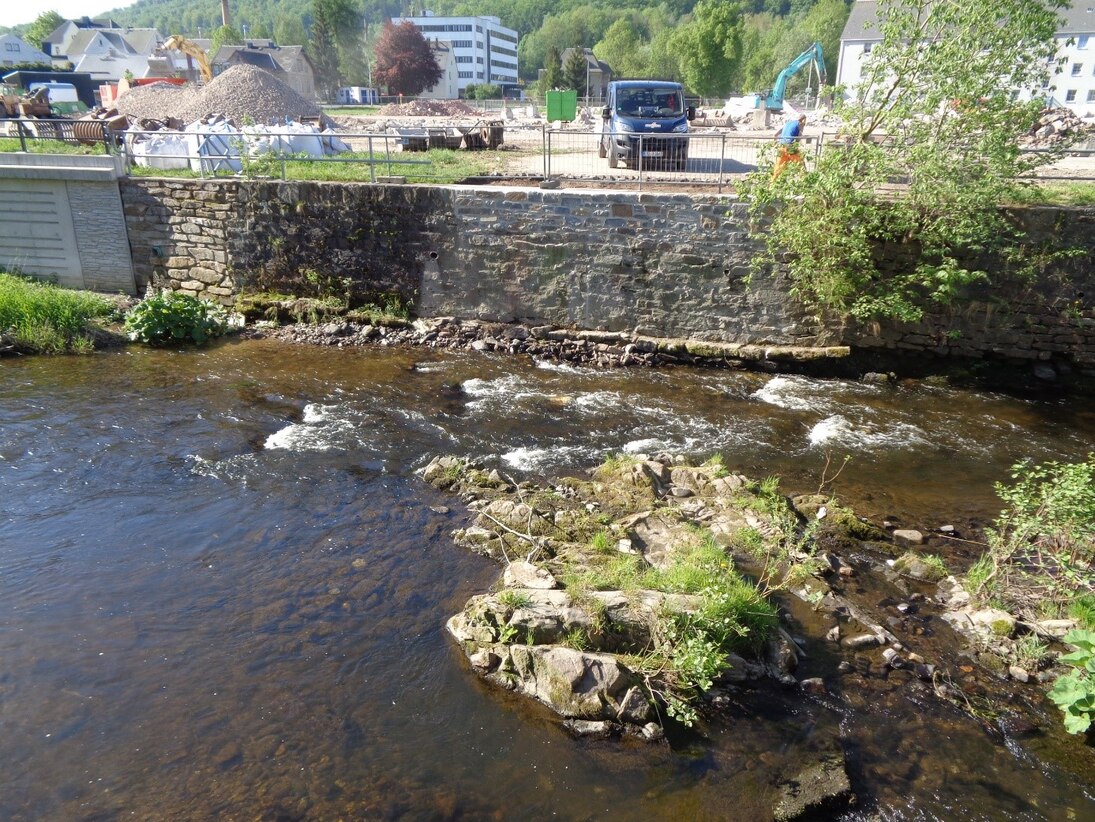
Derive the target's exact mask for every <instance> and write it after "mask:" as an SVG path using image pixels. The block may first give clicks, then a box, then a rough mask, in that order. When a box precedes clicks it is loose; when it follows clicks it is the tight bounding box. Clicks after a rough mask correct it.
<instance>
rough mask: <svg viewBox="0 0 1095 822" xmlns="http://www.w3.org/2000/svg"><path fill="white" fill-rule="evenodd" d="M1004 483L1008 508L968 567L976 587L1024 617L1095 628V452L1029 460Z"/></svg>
mask: <svg viewBox="0 0 1095 822" xmlns="http://www.w3.org/2000/svg"><path fill="white" fill-rule="evenodd" d="M1011 479H1012V483H1011V484H1005V483H997V485H996V493H997V495H998V496H999V497H1000V499H1001V500H1003V501H1004V503H1005V506H1006V507H1005V508H1004V509H1003V511H1001V513H1000V515H999V516H998V517H997V518H996V520H995V521H994V523H993V526H992V528H990V529H988V531H987V537H988V550H987V551H986V552H985V553H984V555H983V556H982V557H981V558H980V559H979V560H978V562H977V563H976V564H975V565H974V566H973V567H972V568H971V569H970V570H969V572H968V574H967V576H966V579H967V585H968V588H969V590H970V592H971V593H973V594H974V595H975V596H976V597H978V598H979V599H980V600H981V601H983V602H985V603H989V604H994V605H998V606H1000V607H1002V608H1004V609H1005V610H1008V611H1009V612H1012V613H1014V614H1016V615H1018V616H1020V617H1022V618H1023V619H1025V620H1027V621H1029V622H1034V621H1037V620H1038V619H1045V618H1057V617H1070V618H1073V619H1076V620H1077V621H1078V622H1079V623H1080V624H1081V625H1083V626H1084V627H1085V628H1088V629H1095V607H1093V606H1095V455H1089V456H1088V459H1087V460H1086V461H1084V462H1080V463H1061V462H1053V461H1051V462H1045V463H1040V464H1034V463H1031V462H1022V463H1018V464H1016V465H1014V466H1013V467H1012V470H1011Z"/></svg>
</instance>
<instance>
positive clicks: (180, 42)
mask: <svg viewBox="0 0 1095 822" xmlns="http://www.w3.org/2000/svg"><path fill="white" fill-rule="evenodd" d="M163 49H164V50H165V51H167V50H171V51H181V52H182V53H183V54H185V55H186V56H188V57H191V58H193V60H194V62H195V63H197V64H198V70H199V71H201V74H202V79H203V80H204V81H205V82H207V83H208V82H209V81H210V80H212V79H213V68H212V67H211V66H210V65H209V58H208V57H206V56H205V52H204V51H203V50H202V48H201V46H199V45H198V44H197V43H194V42H192V41H190V40H187V39H186V38H185V37H182V36H180V35H178V34H172V35H171V36H170V37H168V38H167V40H165V41H164V44H163Z"/></svg>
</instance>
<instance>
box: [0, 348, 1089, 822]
mask: <svg viewBox="0 0 1095 822" xmlns="http://www.w3.org/2000/svg"><path fill="white" fill-rule="evenodd" d="M663 449H664V450H671V451H675V452H683V453H687V454H691V455H694V456H699V457H706V456H709V455H710V454H712V453H716V452H717V453H721V454H722V455H723V456H724V458H725V460H726V463H727V465H728V466H729V467H731V468H732V469H734V470H739V471H742V472H744V473H746V474H749V475H752V476H758V477H759V476H764V475H767V474H780V475H782V476H783V477H784V478H785V479H784V487H785V489H786V490H788V491H808V490H814V489H816V487H817V484H818V482H819V478H820V476H821V474H822V471H823V469H824V463H825V458H826V454H829V455H830V456H831V457H832V458H833V460H834V464H836V463H838V462H839V461H840V460H842V459H843V457H844V456H845V455H850V456H851V457H852V461H851V462H850V463H849V464H848V466H847V467H846V468H845V469H844V472H843V473H842V474H841V475H840V476H839V477H838V479H837V482H836V489H837V490H838V491H839V492H840V493H842V494H843V495H845V496H846V498H847V499H849V500H850V501H851V502H852V503H854V504H855V505H856V506H858V508H859V509H860V510H861V511H862V512H863V513H865V514H868V515H870V516H872V517H875V518H882V517H890V518H892V519H894V520H895V521H899V522H901V523H903V524H907V525H910V526H921V527H926V528H931V527H935V526H938V525H942V524H944V523H948V522H949V523H952V524H956V525H958V526H959V528H960V530H964V529H966V528H967V527H968V526H969V525H970V524H971V523H977V522H984V521H986V520H987V519H989V518H991V516H992V515H993V514H994V512H995V509H996V506H997V503H996V502H995V501H994V497H993V494H992V483H993V482H994V481H996V480H999V479H1003V478H1005V476H1006V469H1007V466H1008V465H1009V464H1011V463H1012V462H1014V461H1015V460H1017V459H1018V458H1020V457H1023V456H1032V457H1035V458H1037V459H1047V458H1053V459H1076V458H1082V457H1083V456H1084V455H1085V454H1087V453H1088V452H1089V451H1091V450H1095V411H1093V410H1092V409H1091V407H1090V405H1089V404H1088V403H1087V402H1085V401H1081V400H1072V401H1043V402H1038V401H1031V400H1019V399H1014V398H1009V397H1005V396H1000V395H992V394H978V393H971V392H960V391H955V390H951V389H947V388H940V387H930V386H926V385H923V384H916V385H900V386H897V387H879V386H869V385H863V384H858V383H851V382H838V381H823V380H814V379H809V378H805V377H797V376H773V375H760V374H750V373H739V372H732V371H716V370H690V369H676V370H663V371H638V370H617V371H596V370H591V369H590V370H587V369H574V368H569V367H559V366H546V365H537V364H533V363H529V362H525V361H520V360H515V359H511V358H502V357H493V356H487V355H479V354H470V353H469V354H452V353H439V352H432V351H427V350H424V349H422V350H396V349H370V350H352V351H351V350H342V351H340V350H332V349H323V348H311V347H303V346H288V345H284V344H280V343H276V342H272V341H245V342H232V343H226V344H223V345H221V346H219V347H216V348H213V349H209V350H204V351H200V352H184V353H178V352H162V351H150V350H144V349H140V348H131V349H128V350H125V351H121V352H114V353H105V354H97V355H95V356H90V357H81V358H73V357H65V358H44V357H42V358H28V359H18V360H16V359H9V360H7V361H3V362H0V661H2V662H0V764H2V768H3V780H2V786H3V787H2V790H0V819H14V820H23V819H28V820H29V819H50V820H52V819H57V820H61V819H64V820H79V819H84V820H111V819H122V818H125V819H206V818H214V817H215V818H225V819H267V820H290V819H334V818H343V819H404V818H409V819H548V818H558V819H636V820H638V819H643V820H646V819H743V820H745V819H749V820H753V819H757V820H764V819H765V818H770V817H769V816H768V815H769V813H770V810H769V809H770V808H771V806H772V801H773V797H774V795H775V794H774V788H773V785H774V784H775V783H776V782H777V781H778V780H779V778H780V777H781V775H786V774H788V773H791V772H793V770H794V768H795V767H796V766H797V765H799V764H800V763H801V761H803V757H804V756H805V755H806V753H805V752H807V751H809V750H810V749H811V748H815V747H824V746H825V745H828V744H832V742H833V740H839V744H840V745H841V746H842V747H843V748H844V750H845V751H846V753H847V754H848V761H849V772H850V774H851V777H852V781H853V785H854V787H855V789H856V791H857V793H859V795H860V796H861V803H860V806H859V807H858V808H857V809H855V810H853V811H852V812H850V813H848V814H847V815H846V818H848V819H876V818H881V819H887V820H891V819H894V820H896V819H941V820H950V819H986V820H988V819H1005V818H1009V819H1092V818H1095V800H1093V791H1092V783H1093V781H1095V778H1093V777H1095V759H1093V757H1092V755H1091V751H1090V749H1086V748H1084V747H1083V746H1082V745H1080V744H1079V743H1078V742H1077V741H1076V740H1071V739H1064V738H1062V735H1061V734H1059V733H1052V732H1051V733H1045V734H1043V733H1033V734H1029V733H1028V734H1026V735H1023V736H1018V735H1006V734H1000V733H995V732H990V731H989V730H986V728H985V727H984V726H982V725H981V724H979V723H978V722H976V721H975V720H972V719H970V718H968V717H967V716H965V715H963V714H962V713H959V712H958V711H957V710H955V709H953V708H952V707H951V706H949V705H948V704H946V703H942V702H940V701H939V700H937V699H934V698H933V697H932V696H931V695H930V693H929V692H928V691H927V690H926V689H925V688H924V687H921V686H917V685H916V684H914V683H912V684H910V683H900V684H899V683H882V684H881V686H880V687H878V688H873V689H871V690H869V691H855V690H854V689H850V688H849V689H847V690H846V691H844V692H841V690H840V688H839V687H838V686H836V685H834V692H833V694H832V695H830V696H828V697H818V698H810V699H806V698H804V697H802V696H801V695H793V696H792V695H786V694H780V693H777V692H760V693H746V694H743V695H741V696H740V698H739V699H738V701H736V702H735V703H734V704H732V705H731V706H730V708H729V710H728V713H727V715H726V716H723V717H720V718H718V719H716V720H713V721H712V723H711V724H710V725H709V726H707V727H706V728H705V729H704V732H703V733H702V734H685V733H677V734H674V735H673V743H674V744H673V747H672V748H669V747H666V746H661V747H659V746H646V745H641V744H638V743H634V744H632V743H628V742H623V743H589V742H578V741H575V740H572V739H571V738H570V737H569V736H568V735H567V734H566V733H564V732H563V731H562V730H561V729H560V727H559V725H558V724H557V722H556V721H555V720H554V718H553V717H552V716H550V715H549V714H548V713H547V712H546V711H545V710H542V709H541V708H539V707H538V706H535V705H532V704H529V703H528V702H526V701H524V700H522V699H518V698H515V697H513V696H511V695H508V694H505V693H502V692H499V691H498V690H496V689H494V688H492V687H490V686H487V685H485V684H483V683H482V682H480V681H479V680H478V679H477V678H476V677H475V676H473V675H472V673H471V671H470V669H469V668H468V666H467V665H466V663H465V661H464V660H463V656H462V654H461V653H460V651H459V649H458V648H456V647H455V645H454V644H453V643H452V642H451V641H450V640H449V639H448V638H447V636H446V635H445V633H444V630H443V624H444V621H445V619H446V618H447V617H448V616H449V615H451V614H453V613H455V612H456V611H457V610H458V609H459V608H460V607H461V606H462V604H463V602H464V601H465V599H466V598H467V597H469V596H470V595H472V594H475V593H479V592H482V591H483V590H485V589H486V588H487V587H489V586H490V585H491V583H492V582H493V581H494V579H495V577H496V575H497V573H498V569H497V567H496V566H494V565H493V564H492V563H490V562H489V561H487V560H485V559H483V558H480V557H477V556H473V555H470V554H468V553H467V552H465V551H463V550H461V549H459V548H457V547H455V546H454V545H453V544H452V542H451V540H450V538H449V532H450V531H451V530H452V529H453V528H455V527H459V526H461V525H462V524H464V522H465V517H464V514H463V511H462V508H461V506H460V504H459V502H458V500H455V499H453V498H451V497H447V496H445V495H443V494H439V493H437V492H435V491H433V490H432V489H430V488H428V487H427V486H425V484H424V483H422V482H421V481H420V480H418V479H417V478H416V477H415V475H414V473H413V471H414V469H415V468H417V467H420V466H422V465H423V464H424V463H425V462H426V461H427V460H428V458H429V457H430V456H432V455H435V454H441V453H455V454H460V455H471V456H474V457H477V458H479V459H481V460H483V461H484V462H486V463H488V464H492V465H496V466H498V467H499V468H500V470H502V471H503V472H508V473H510V474H511V475H512V476H514V477H521V478H524V477H528V478H533V479H536V478H541V477H546V476H551V475H557V474H560V473H567V472H570V473H573V472H576V471H580V470H582V469H583V468H585V467H587V466H590V465H592V464H594V463H596V462H599V461H600V460H601V459H602V458H603V457H604V456H606V455H607V454H610V453H615V452H620V451H624V452H654V451H659V450H663ZM830 473H832V469H830ZM959 554H960V552H959ZM949 556H950V555H949ZM956 556H957V558H956V559H955V560H954V561H958V562H960V561H961V558H962V557H961V556H960V555H956ZM832 662H833V661H832V660H825V659H824V658H821V659H818V660H816V661H815V663H814V664H816V665H818V666H820V667H819V670H820V671H821V672H823V673H824V674H825V675H826V676H827V678H828V677H830V676H832V670H831V667H830V668H828V669H826V668H825V667H824V666H825V665H826V664H828V663H832ZM1034 699H1035V701H1037V700H1036V698H1034Z"/></svg>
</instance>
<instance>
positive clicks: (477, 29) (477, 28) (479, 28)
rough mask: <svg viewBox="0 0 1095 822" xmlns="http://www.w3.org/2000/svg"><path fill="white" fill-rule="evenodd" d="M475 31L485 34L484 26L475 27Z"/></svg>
mask: <svg viewBox="0 0 1095 822" xmlns="http://www.w3.org/2000/svg"><path fill="white" fill-rule="evenodd" d="M475 30H476V31H477V32H479V33H480V34H482V33H483V27H482V26H476V27H475Z"/></svg>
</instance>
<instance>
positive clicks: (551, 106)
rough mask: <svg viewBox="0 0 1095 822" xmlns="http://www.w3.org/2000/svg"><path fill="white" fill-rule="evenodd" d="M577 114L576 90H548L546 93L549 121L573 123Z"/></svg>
mask: <svg viewBox="0 0 1095 822" xmlns="http://www.w3.org/2000/svg"><path fill="white" fill-rule="evenodd" d="M577 114H578V92H577V91H575V90H574V89H571V90H570V91H549V92H548V93H547V118H548V122H549V123H551V122H554V121H555V120H562V121H563V122H566V123H573V122H574V119H575V117H576V116H577Z"/></svg>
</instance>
